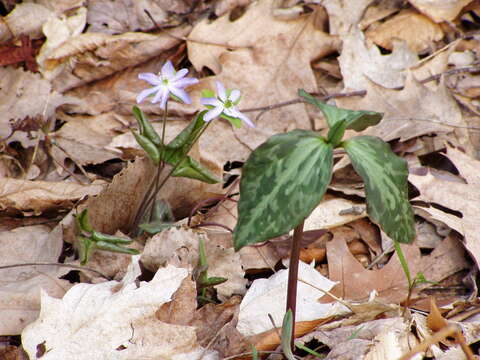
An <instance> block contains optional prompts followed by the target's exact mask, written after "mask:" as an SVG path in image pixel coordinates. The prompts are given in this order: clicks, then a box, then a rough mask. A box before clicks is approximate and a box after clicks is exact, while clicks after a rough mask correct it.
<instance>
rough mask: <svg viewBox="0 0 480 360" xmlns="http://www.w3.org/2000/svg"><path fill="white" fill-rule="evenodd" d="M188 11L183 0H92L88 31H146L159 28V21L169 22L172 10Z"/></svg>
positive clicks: (106, 32)
mask: <svg viewBox="0 0 480 360" xmlns="http://www.w3.org/2000/svg"><path fill="white" fill-rule="evenodd" d="M188 10H189V7H188V6H187V4H186V2H185V1H182V0H162V1H156V0H143V1H131V0H114V1H112V0H93V1H89V2H88V20H87V21H88V23H89V24H90V28H89V29H88V31H89V32H98V33H105V34H121V33H124V32H127V31H138V30H142V31H146V30H150V29H153V28H154V27H156V24H155V23H157V24H162V23H165V22H168V21H169V13H186V12H188ZM146 11H148V12H149V13H150V15H151V16H152V17H153V19H154V21H155V23H154V22H152V20H151V19H150V17H149V16H148V15H147V13H146Z"/></svg>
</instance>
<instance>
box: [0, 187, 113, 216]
mask: <svg viewBox="0 0 480 360" xmlns="http://www.w3.org/2000/svg"><path fill="white" fill-rule="evenodd" d="M103 188H104V184H100V183H94V184H91V185H80V184H75V183H71V182H66V181H62V182H48V181H28V180H18V179H11V178H3V179H0V210H1V211H7V212H10V213H14V212H24V213H29V212H33V213H34V214H39V213H42V212H44V211H47V210H54V209H62V208H70V207H71V206H72V205H73V203H74V202H75V201H77V200H79V199H81V198H83V197H85V196H87V195H96V194H98V193H100V192H101V191H102V190H103Z"/></svg>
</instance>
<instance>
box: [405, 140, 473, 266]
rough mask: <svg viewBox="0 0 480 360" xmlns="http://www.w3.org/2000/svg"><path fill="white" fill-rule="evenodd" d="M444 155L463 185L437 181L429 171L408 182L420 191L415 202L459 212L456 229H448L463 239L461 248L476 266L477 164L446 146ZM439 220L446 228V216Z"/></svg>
mask: <svg viewBox="0 0 480 360" xmlns="http://www.w3.org/2000/svg"><path fill="white" fill-rule="evenodd" d="M446 156H447V157H448V158H449V159H450V160H451V161H452V162H453V164H454V165H455V167H456V168H457V169H458V171H459V172H460V175H461V176H462V177H463V178H464V179H465V180H466V183H465V184H462V183H457V182H451V181H446V180H440V179H438V178H436V177H434V176H433V175H432V174H431V173H430V172H429V173H428V174H427V175H426V176H419V175H413V174H411V175H410V176H409V178H408V180H409V181H410V182H411V183H412V184H413V185H414V186H415V187H416V188H417V189H418V190H419V191H420V196H419V197H418V198H417V199H418V200H421V201H426V202H430V203H436V204H439V205H442V206H444V207H446V208H449V209H452V210H455V211H459V212H461V213H462V215H463V217H462V218H461V219H458V220H457V221H458V223H459V225H460V227H459V226H458V225H457V226H454V225H455V224H453V225H452V227H453V228H455V229H456V230H457V231H459V232H460V233H461V234H462V235H464V236H465V247H466V248H467V250H468V251H469V252H470V254H471V255H472V257H473V258H474V259H475V261H476V262H477V265H478V264H479V262H480V258H479V254H480V237H479V232H478V229H477V228H478V222H477V219H478V214H479V212H480V209H479V204H480V192H479V190H478V189H479V186H480V178H479V176H478V174H479V169H480V161H478V160H475V159H473V158H471V157H469V156H468V155H466V154H464V153H462V152H461V151H459V150H457V149H454V148H451V147H447V154H446ZM432 215H433V216H434V218H436V217H435V214H433V213H432ZM439 220H440V221H443V222H445V223H446V224H447V225H450V223H449V220H448V218H447V217H443V218H439Z"/></svg>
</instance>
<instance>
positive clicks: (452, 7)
mask: <svg viewBox="0 0 480 360" xmlns="http://www.w3.org/2000/svg"><path fill="white" fill-rule="evenodd" d="M408 2H409V3H410V4H412V5H413V6H415V7H416V8H417V9H418V10H420V11H421V12H422V13H424V14H425V15H427V16H428V17H430V18H431V19H432V20H433V21H435V22H437V23H439V22H442V21H452V20H453V19H455V18H456V17H457V15H458V14H459V13H460V11H461V10H462V8H463V7H464V6H467V5H468V4H470V3H471V2H472V0H443V1H433V0H408Z"/></svg>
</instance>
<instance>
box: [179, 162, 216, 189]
mask: <svg viewBox="0 0 480 360" xmlns="http://www.w3.org/2000/svg"><path fill="white" fill-rule="evenodd" d="M172 176H176V177H186V178H190V179H195V180H200V181H203V182H205V183H207V184H216V183H218V182H220V181H221V180H220V179H218V178H217V177H216V176H215V175H213V174H212V172H211V171H210V170H208V169H207V168H206V167H204V166H203V165H202V164H200V163H199V162H198V161H196V160H195V159H193V158H191V157H190V156H187V157H186V158H185V159H184V160H183V161H182V163H181V164H180V165H178V166H177V168H176V169H175V171H174V172H173V174H172Z"/></svg>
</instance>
